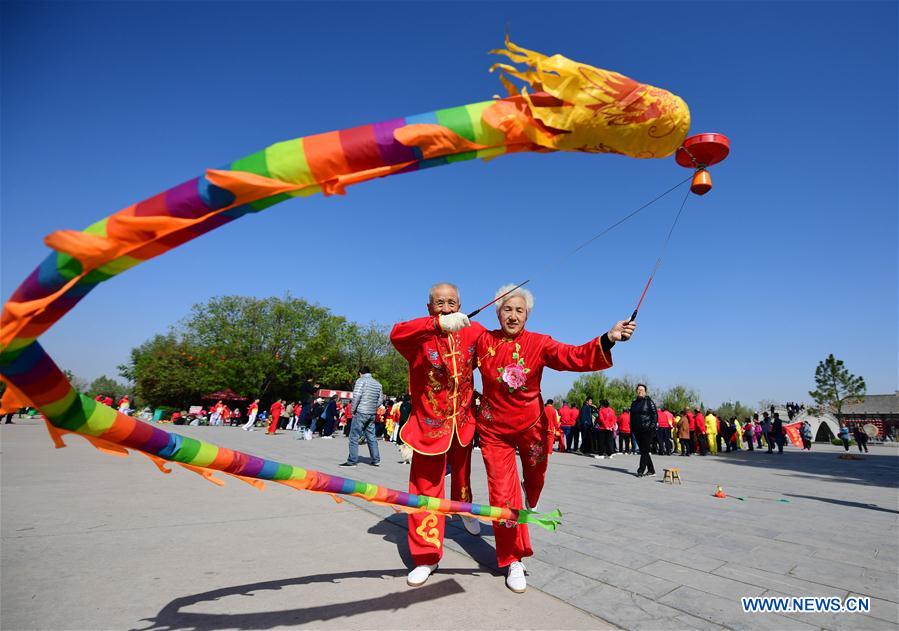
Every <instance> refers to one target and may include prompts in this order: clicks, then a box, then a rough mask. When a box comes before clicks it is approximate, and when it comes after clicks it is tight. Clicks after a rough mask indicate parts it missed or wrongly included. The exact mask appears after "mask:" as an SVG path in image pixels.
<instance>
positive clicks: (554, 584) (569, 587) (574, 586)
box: [525, 563, 596, 603]
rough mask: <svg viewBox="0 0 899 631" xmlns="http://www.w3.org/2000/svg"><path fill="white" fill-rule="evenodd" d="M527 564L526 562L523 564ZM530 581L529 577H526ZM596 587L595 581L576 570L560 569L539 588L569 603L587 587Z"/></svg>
mask: <svg viewBox="0 0 899 631" xmlns="http://www.w3.org/2000/svg"><path fill="white" fill-rule="evenodd" d="M525 565H527V563H526V564H525ZM528 580H529V581H530V578H528ZM593 587H596V581H595V580H593V579H592V578H589V577H587V576H583V575H582V574H578V573H577V572H572V571H571V570H566V569H562V570H561V571H559V572H558V573H557V574H556V575H555V577H553V580H552V581H551V582H549V583H547V584H545V585H543V586H542V587H540V588H539V589H540V590H541V591H543V592H545V593H547V594H550V595H551V596H555V597H556V598H558V599H559V600H562V601H564V602H566V603H571V599H572V598H574V596H576V595H577V594H580V593H581V592H585V591H587V590H588V589H592V588H593Z"/></svg>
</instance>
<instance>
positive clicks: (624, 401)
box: [565, 372, 645, 412]
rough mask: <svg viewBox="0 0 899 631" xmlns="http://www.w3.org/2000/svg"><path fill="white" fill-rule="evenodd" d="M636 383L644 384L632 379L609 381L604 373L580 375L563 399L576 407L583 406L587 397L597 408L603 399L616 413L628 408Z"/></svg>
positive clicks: (620, 378) (623, 378)
mask: <svg viewBox="0 0 899 631" xmlns="http://www.w3.org/2000/svg"><path fill="white" fill-rule="evenodd" d="M637 383H645V381H643V380H639V381H638V380H637V379H635V378H633V377H628V376H625V377H616V378H614V379H609V378H608V377H607V376H606V375H605V374H604V373H601V372H594V373H590V374H587V375H581V376H580V377H578V378H577V379H576V380H575V381H574V383H573V384H571V389H570V390H569V391H568V394H567V395H566V397H565V400H566V401H571V402H573V403H575V404H576V405H577V406H578V407H580V406H582V405H583V404H584V401H586V400H587V397H590V398H592V399H593V405H595V406H597V407H599V404H600V402H601V401H602V400H603V399H606V400H608V402H609V405H611V406H612V407H613V408H614V409H615V410H616V411H617V412H620V411H621V410H623V409H626V408H630V406H631V403H633V401H634V398H635V397H636V396H637V395H636V390H637Z"/></svg>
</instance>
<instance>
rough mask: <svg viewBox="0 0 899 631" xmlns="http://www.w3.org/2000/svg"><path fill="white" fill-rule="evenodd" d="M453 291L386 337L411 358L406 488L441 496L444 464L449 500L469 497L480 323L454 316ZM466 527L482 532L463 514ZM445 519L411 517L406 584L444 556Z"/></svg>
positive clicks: (418, 581) (437, 296)
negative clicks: (474, 372)
mask: <svg viewBox="0 0 899 631" xmlns="http://www.w3.org/2000/svg"><path fill="white" fill-rule="evenodd" d="M461 306H462V303H461V300H460V299H459V290H458V288H457V287H456V286H455V285H452V284H450V283H438V284H436V285H434V286H433V287H431V290H430V291H429V292H428V316H427V317H424V318H417V319H415V320H410V321H408V322H400V323H399V324H396V325H395V326H394V327H393V330H392V331H391V332H390V341H391V343H392V344H393V346H394V347H395V348H396V350H397V351H398V352H399V353H400V354H401V355H402V356H403V357H405V358H406V361H408V362H409V391H410V393H411V399H412V412H411V414H410V416H409V419H408V420H407V421H406V423H405V424H404V425H403V428H402V429H401V430H400V438H402V440H403V442H404V443H405V444H406V445H408V446H409V447H410V448H412V450H413V455H412V466H411V468H410V470H409V492H410V493H414V494H416V495H428V496H431V497H444V494H445V489H444V479H445V477H446V465H447V462H449V464H450V468H451V471H452V475H451V481H450V499H452V500H455V501H462V502H471V501H472V495H471V450H472V442H471V441H472V438H473V437H474V430H475V420H474V416H473V414H472V411H471V400H472V395H473V393H474V381H473V379H472V370H473V365H474V359H475V342H476V340H477V339H478V337H479V336H480V335H481V333H482V332H483V331H484V327H483V326H481V325H480V324H477V323H471V322H469V320H468V317H467V316H466V315H465V314H464V313H460V312H459V309H460V308H461ZM462 521H463V524H464V525H465V529H466V530H467V531H468V532H469V533H471V534H473V535H477V534H480V531H481V526H480V522H478V520H477V519H475V518H474V517H463V518H462ZM444 525H445V517H444V516H443V515H442V514H437V513H413V514H410V515H409V528H408V531H409V534H408V537H409V551H410V552H411V553H412V560H413V562H414V563H415V567H414V568H413V569H412V571H411V572H409V575H408V576H407V578H406V583H407V584H409V585H410V586H412V587H417V586H419V585H423V584H424V583H425V581H427V580H428V577H429V576H430V575H431V573H432V572H433V571H434V570H436V569H437V564H438V562H439V561H440V559H441V557H442V556H443V532H444Z"/></svg>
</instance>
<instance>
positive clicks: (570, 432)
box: [559, 401, 579, 452]
mask: <svg viewBox="0 0 899 631" xmlns="http://www.w3.org/2000/svg"><path fill="white" fill-rule="evenodd" d="M578 413H579V411H578V409H577V408H576V407H575V406H574V405H572V404H571V403H568V402H567V401H566V402H565V405H563V406H562V409H561V410H559V416H560V417H561V419H562V434H564V436H565V449H563V450H561V451H569V452H570V451H571V450H572V440H576V439H577V434H576V433H575V431H574V426H575V425H576V424H577V417H578ZM577 447H578V446H577V443H574V449H577Z"/></svg>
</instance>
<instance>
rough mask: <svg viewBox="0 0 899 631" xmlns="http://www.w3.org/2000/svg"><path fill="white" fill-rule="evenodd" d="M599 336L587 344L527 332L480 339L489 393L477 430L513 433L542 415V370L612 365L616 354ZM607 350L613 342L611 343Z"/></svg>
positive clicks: (486, 334) (480, 360)
mask: <svg viewBox="0 0 899 631" xmlns="http://www.w3.org/2000/svg"><path fill="white" fill-rule="evenodd" d="M602 339H605V338H604V337H603V338H599V337H597V338H594V339H593V340H590V341H589V342H587V343H586V344H584V345H582V346H572V345H570V344H563V343H561V342H557V341H556V340H554V339H553V338H551V337H550V336H548V335H541V334H539V333H531V332H530V331H527V330H525V331H522V332H521V333H519V334H518V335H517V336H515V337H514V338H508V337H506V336H505V334H504V333H503V332H502V330H496V331H486V332H484V334H483V335H481V337H480V338H479V339H478V344H477V354H478V368H479V369H480V371H481V377H482V378H483V382H484V395H483V397H482V399H481V407H480V410H479V414H478V431H479V432H482V433H496V434H512V433H515V432H520V431H524V430H526V429H527V428H529V427H530V426H531V425H533V424H534V423H536V422H537V421H539V420H540V419H541V417H543V415H544V411H543V397H542V396H541V395H540V380H541V378H542V376H543V368H544V367H545V366H548V367H549V368H552V369H554V370H570V371H577V372H587V371H591V370H603V369H605V368H609V367H610V366H611V365H612V355H611V353H610V352H608V351H604V350H603V346H602V343H601V340H602ZM606 344H607V348H609V349H610V348H611V343H609V342H608V341H607V342H606Z"/></svg>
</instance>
